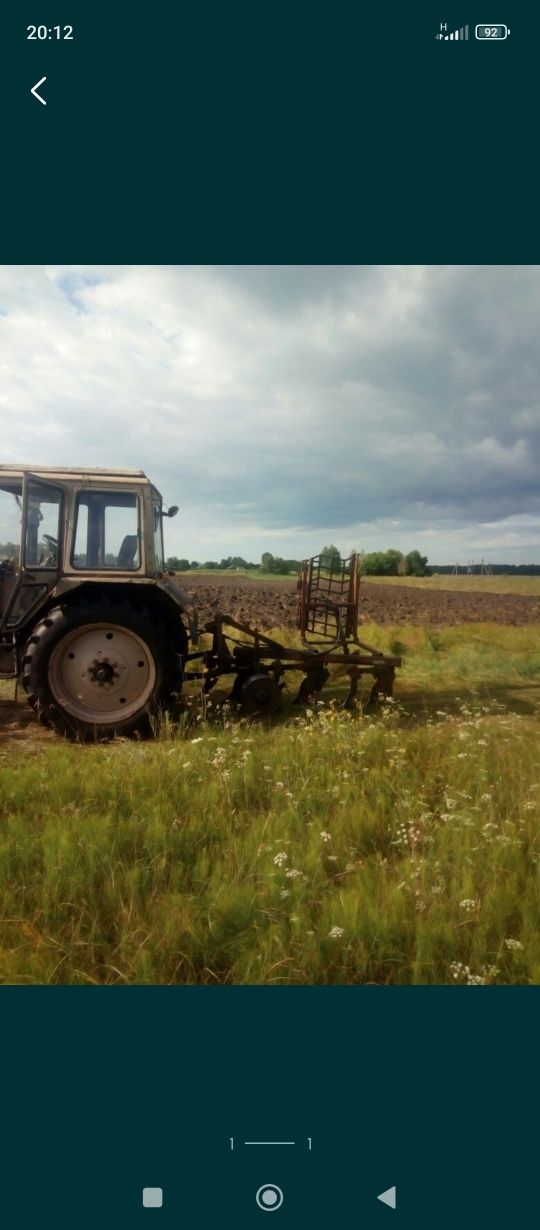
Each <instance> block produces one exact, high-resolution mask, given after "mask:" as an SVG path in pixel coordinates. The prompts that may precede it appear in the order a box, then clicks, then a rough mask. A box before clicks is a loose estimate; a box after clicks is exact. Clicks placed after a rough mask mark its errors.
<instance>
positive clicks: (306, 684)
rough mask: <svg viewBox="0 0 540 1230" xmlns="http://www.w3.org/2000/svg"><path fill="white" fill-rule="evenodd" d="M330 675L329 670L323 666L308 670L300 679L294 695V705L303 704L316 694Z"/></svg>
mask: <svg viewBox="0 0 540 1230" xmlns="http://www.w3.org/2000/svg"><path fill="white" fill-rule="evenodd" d="M329 677H330V671H328V670H327V669H326V667H325V666H323V667H322V668H319V669H317V670H311V671H308V672H307V674H306V675H305V676H304V678H303V679H302V682H301V684H300V688H299V691H298V696H296V697H295V700H294V704H295V705H303V704H305V703H306V702H307V701H308V700H311V699H312V698H313V697H314V696H318V694H319V692H320V691H321V688H323V687H324V685H325V683H326V680H327V679H328V678H329Z"/></svg>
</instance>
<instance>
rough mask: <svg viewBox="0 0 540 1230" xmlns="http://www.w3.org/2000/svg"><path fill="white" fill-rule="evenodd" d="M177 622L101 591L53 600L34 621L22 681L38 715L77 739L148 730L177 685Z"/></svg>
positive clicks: (181, 651) (180, 639)
mask: <svg viewBox="0 0 540 1230" xmlns="http://www.w3.org/2000/svg"><path fill="white" fill-rule="evenodd" d="M186 652H187V635H186V631H185V628H184V627H183V625H182V624H181V623H180V621H178V625H176V623H175V624H174V627H173V628H172V629H171V628H169V627H168V626H165V625H164V623H163V622H162V621H161V620H160V619H159V616H155V615H154V614H152V613H151V612H150V611H149V610H148V609H147V608H145V607H143V608H136V607H135V606H134V605H132V604H131V603H130V602H127V601H126V602H124V601H122V600H120V601H118V600H114V599H112V598H103V599H99V600H96V601H91V602H86V603H85V604H83V603H80V602H78V603H76V602H73V603H69V604H66V605H65V606H57V607H54V608H53V609H52V610H51V611H49V612H48V613H47V615H46V616H45V617H44V618H43V619H41V620H40V622H39V623H38V624H37V625H36V627H35V628H34V630H33V632H32V635H31V636H30V638H29V640H28V643H27V645H26V649H25V654H24V657H23V663H22V666H23V680H22V681H23V686H24V689H25V691H26V693H27V696H28V700H29V703H30V704H31V705H32V707H33V708H34V709H36V711H37V712H38V713H39V716H40V717H41V719H42V720H43V721H44V722H45V723H46V724H47V725H49V726H53V727H54V728H55V730H57V731H58V732H59V733H60V734H63V735H67V736H68V737H69V738H72V739H75V738H79V739H84V740H96V741H100V740H105V739H110V738H113V737H114V736H115V735H132V734H135V733H146V734H148V733H150V731H151V720H150V719H151V718H152V717H153V716H155V715H157V714H158V713H159V712H160V711H163V710H166V709H168V708H169V707H170V706H171V705H172V704H173V703H174V701H175V700H176V699H177V697H178V695H179V693H180V691H181V688H182V663H183V657H184V655H185V653H186Z"/></svg>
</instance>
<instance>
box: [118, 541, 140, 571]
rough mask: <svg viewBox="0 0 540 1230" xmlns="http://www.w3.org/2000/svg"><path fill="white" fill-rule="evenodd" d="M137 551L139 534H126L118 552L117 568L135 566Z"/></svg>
mask: <svg viewBox="0 0 540 1230" xmlns="http://www.w3.org/2000/svg"><path fill="white" fill-rule="evenodd" d="M138 553H139V535H138V534H126V536H125V538H124V541H123V543H122V546H121V547H120V550H119V552H118V561H117V567H118V568H136V567H137V556H138Z"/></svg>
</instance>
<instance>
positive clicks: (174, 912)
mask: <svg viewBox="0 0 540 1230" xmlns="http://www.w3.org/2000/svg"><path fill="white" fill-rule="evenodd" d="M364 633H365V634H366V639H367V640H372V641H374V642H375V643H380V644H382V645H383V647H386V648H389V649H390V648H394V649H396V648H397V649H399V650H400V651H401V652H402V653H403V654H404V665H403V669H402V672H401V677H400V684H399V688H398V689H397V691H396V696H397V700H396V703H394V704H389V705H388V706H385V707H384V708H383V710H382V711H381V712H379V713H377V714H374V715H368V714H364V715H362V713H361V711H360V712H358V713H355V714H349V713H346V712H343V711H341V710H339V709H338V708H337V707H336V706H335V704H331V705H330V707H326V706H325V705H323V704H322V703H321V704H315V705H312V706H311V707H310V708H308V710H301V711H298V710H295V709H294V708H292V707H289V708H285V710H284V712H283V714H282V715H280V717H279V718H278V719H277V720H276V721H275V722H274V723H272V724H271V725H264V726H261V725H256V724H249V723H247V722H246V721H245V720H243V719H239V718H238V716H237V715H236V714H234V713H232V712H231V711H230V709H229V708H228V707H227V706H225V708H224V709H221V708H220V707H219V705H217V704H216V705H214V707H213V708H212V709H211V710H210V711H209V713H208V714H207V716H206V717H205V718H203V716H202V714H201V712H200V711H198V709H197V706H196V704H194V706H193V708H192V709H190V710H189V711H188V712H187V714H186V715H184V717H183V718H182V720H181V722H180V724H179V726H177V727H176V728H173V727H171V726H170V725H169V726H166V727H165V728H164V729H163V730H162V733H161V735H160V737H159V739H158V740H157V741H156V742H154V743H130V742H127V741H117V742H116V743H113V744H110V745H108V746H104V747H86V746H85V747H78V746H74V745H70V744H67V743H64V742H62V741H61V740H59V739H58V740H53V741H47V742H40V741H39V739H37V738H36V739H35V740H33V741H32V740H31V741H28V740H26V741H25V742H24V744H16V743H4V744H3V745H1V747H0V750H1V752H2V762H1V765H2V776H1V794H2V810H1V821H0V979H1V980H2V981H3V982H4V983H27V982H52V983H59V982H76V983H132V982H142V983H153V982H157V983H175V982H190V983H272V984H273V983H290V982H293V983H365V982H372V983H388V984H395V983H435V982H439V983H440V982H443V983H468V984H476V983H478V982H481V983H493V982H498V983H531V982H533V983H537V982H538V981H540V926H539V923H540V893H539V888H540V885H539V876H540V873H539V861H540V829H539V821H540V778H539V772H538V770H539V767H540V749H539V744H538V734H539V722H538V682H537V677H538V668H539V666H540V630H539V629H538V628H517V629H516V628H502V627H496V626H493V627H491V628H488V627H487V626H483V625H477V626H468V627H466V628H452V629H437V632H436V633H435V632H432V631H431V630H430V629H425V628H403V627H402V628H399V629H388V628H386V629H383V630H381V629H379V630H377V629H369V630H368V629H364ZM339 686H340V685H339V681H336V682H335V684H334V687H333V688H331V689H330V696H331V697H332V695H333V696H334V698H335V699H336V698H337V696H338V688H339Z"/></svg>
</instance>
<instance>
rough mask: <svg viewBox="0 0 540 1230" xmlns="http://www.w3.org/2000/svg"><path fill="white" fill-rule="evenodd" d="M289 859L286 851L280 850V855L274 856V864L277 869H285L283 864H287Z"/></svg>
mask: <svg viewBox="0 0 540 1230" xmlns="http://www.w3.org/2000/svg"><path fill="white" fill-rule="evenodd" d="M287 858H288V854H287V851H286V850H280V852H279V854H274V863H275V864H276V867H283V864H284V863H286V862H287Z"/></svg>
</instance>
